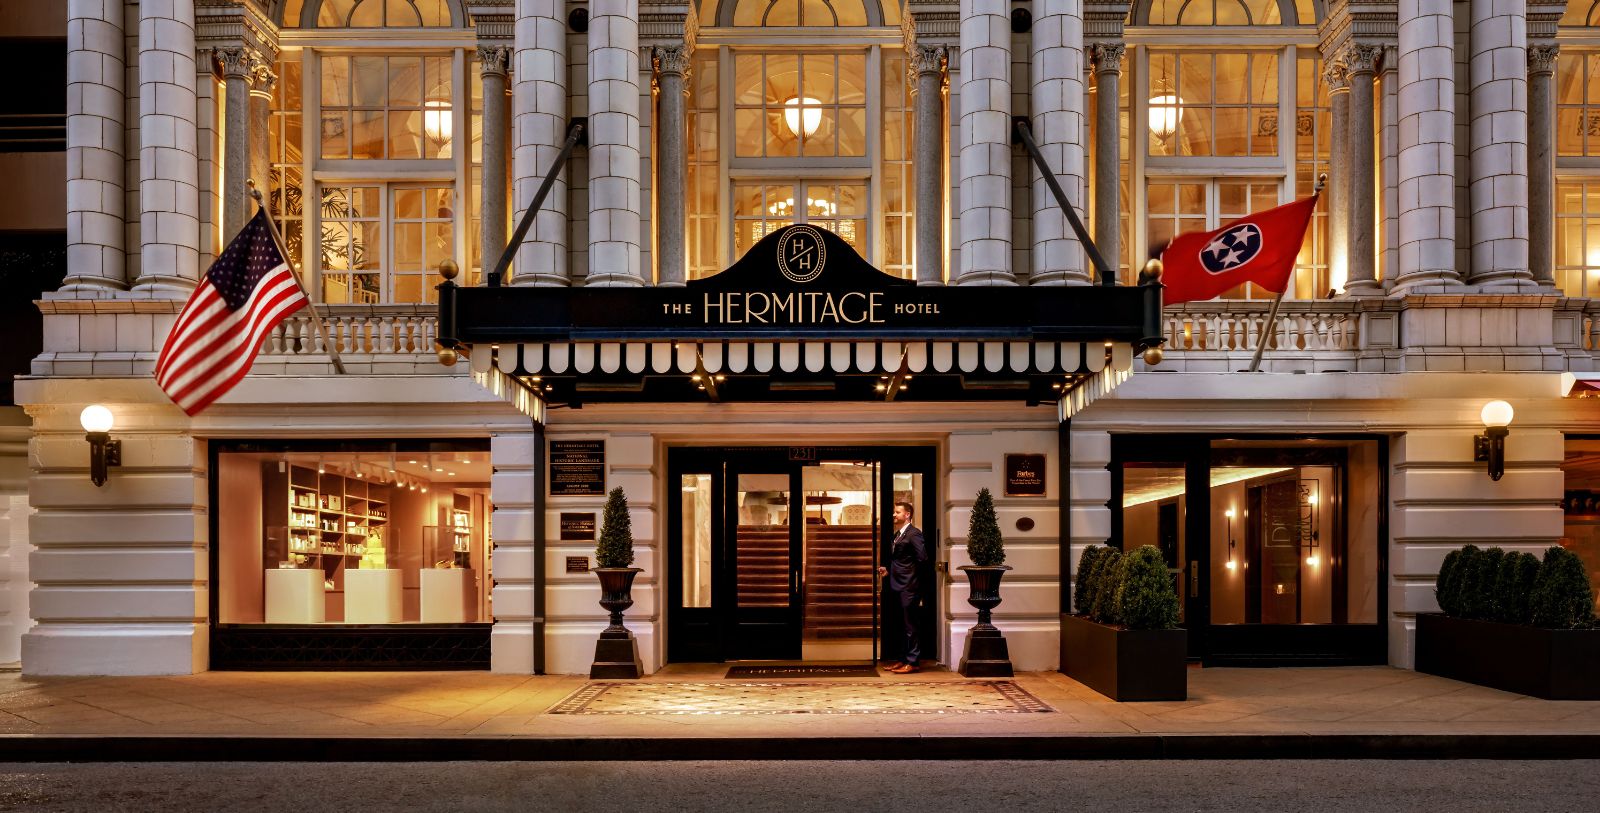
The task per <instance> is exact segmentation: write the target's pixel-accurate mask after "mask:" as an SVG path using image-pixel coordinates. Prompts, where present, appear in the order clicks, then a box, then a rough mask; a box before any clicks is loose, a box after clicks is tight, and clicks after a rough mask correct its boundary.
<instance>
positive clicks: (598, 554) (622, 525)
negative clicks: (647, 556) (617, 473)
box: [594, 486, 633, 567]
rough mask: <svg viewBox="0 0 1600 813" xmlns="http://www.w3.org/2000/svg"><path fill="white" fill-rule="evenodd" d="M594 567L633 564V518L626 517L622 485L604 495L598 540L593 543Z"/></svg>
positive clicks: (625, 496)
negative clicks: (604, 507)
mask: <svg viewBox="0 0 1600 813" xmlns="http://www.w3.org/2000/svg"><path fill="white" fill-rule="evenodd" d="M594 563H595V566H596V567H628V566H630V565H632V564H633V520H631V519H629V518H628V496H627V495H626V494H624V493H622V486H617V487H616V488H613V489H611V493H610V494H609V495H607V496H606V512H605V517H604V519H603V520H602V523H601V525H600V541H599V542H598V543H596V544H595V548H594Z"/></svg>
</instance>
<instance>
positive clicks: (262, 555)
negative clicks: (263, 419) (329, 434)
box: [215, 442, 493, 624]
mask: <svg viewBox="0 0 1600 813" xmlns="http://www.w3.org/2000/svg"><path fill="white" fill-rule="evenodd" d="M489 474H490V469H489V453H488V450H487V444H484V443H476V444H474V443H470V442H469V443H461V442H448V443H381V444H372V445H365V446H360V445H357V446H352V445H351V444H307V445H304V446H294V445H285V444H275V445H272V444H247V443H235V444H229V445H228V446H226V447H224V448H222V449H220V450H219V451H218V453H217V463H216V468H215V475H216V488H215V493H216V500H215V508H216V514H217V516H216V535H215V540H216V545H215V549H216V554H217V556H218V570H219V572H218V596H217V600H218V608H217V610H218V614H217V618H218V621H219V622H220V623H223V624H462V623H475V622H487V621H489V620H491V618H492V614H491V611H490V607H489V591H490V587H491V585H492V582H491V580H490V548H491V546H492V535H491V529H490V519H491V513H492V511H493V506H492V505H491V504H490V502H489Z"/></svg>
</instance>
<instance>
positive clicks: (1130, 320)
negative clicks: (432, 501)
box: [439, 224, 1161, 343]
mask: <svg viewBox="0 0 1600 813" xmlns="http://www.w3.org/2000/svg"><path fill="white" fill-rule="evenodd" d="M440 294H441V296H440V334H439V335H440V336H441V337H450V338H453V339H455V340H459V341H463V342H467V343H472V342H483V341H487V342H523V341H526V342H541V341H545V342H548V341H607V340H610V341H641V340H653V339H678V338H684V337H688V336H694V337H698V338H704V339H729V340H735V341H737V340H751V341H759V340H763V339H766V340H782V339H789V338H794V339H804V338H811V339H830V338H836V339H860V340H890V341H893V340H902V339H903V340H917V339H944V340H959V339H962V338H966V337H973V338H982V339H987V340H997V339H998V340H1004V339H1017V340H1027V339H1033V340H1046V341H1131V342H1138V341H1141V340H1143V339H1147V338H1149V337H1153V336H1156V335H1159V332H1160V331H1159V314H1160V308H1161V304H1160V289H1159V288H1157V287H1154V286H1144V287H1093V286H1078V287H1063V286H1058V287H1037V288H1029V287H1016V286H964V287H955V286H942V285H936V286H926V285H917V284H915V283H914V282H912V281H910V280H905V279H901V278H899V277H896V276H893V275H890V274H885V273H884V272H882V271H879V270H878V269H876V268H873V267H872V265H871V264H870V263H868V262H867V261H866V260H865V259H863V258H862V257H861V255H859V254H857V253H856V250H855V248H853V247H852V246H851V245H850V244H849V243H847V242H845V241H844V240H843V239H842V238H840V237H839V236H838V235H836V234H834V233H833V232H831V231H828V230H827V229H823V228H818V227H816V226H810V225H805V224H799V225H793V226H786V227H783V228H780V229H778V230H777V231H774V232H773V233H771V234H768V235H767V236H765V237H764V238H762V239H761V240H760V241H759V242H758V243H756V245H755V246H754V247H752V248H751V249H750V250H749V251H748V252H746V254H745V256H744V257H742V258H741V259H740V260H739V261H738V262H736V263H734V264H733V265H732V266H731V267H729V268H728V269H727V270H725V271H723V272H722V273H720V274H715V275H713V276H710V277H706V278H704V279H699V280H692V281H690V282H688V283H687V284H686V285H684V286H682V287H659V286H646V287H638V288H619V287H575V288H524V287H515V286H506V287H498V288H486V287H468V288H463V287H457V286H454V285H447V286H444V287H442V288H441V290H440Z"/></svg>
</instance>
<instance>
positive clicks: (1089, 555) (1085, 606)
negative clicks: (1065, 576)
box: [1072, 545, 1106, 615]
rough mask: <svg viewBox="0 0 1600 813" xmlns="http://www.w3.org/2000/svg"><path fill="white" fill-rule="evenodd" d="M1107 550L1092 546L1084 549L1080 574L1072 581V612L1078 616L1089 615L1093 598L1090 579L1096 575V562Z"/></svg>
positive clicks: (1101, 546)
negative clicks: (1090, 590)
mask: <svg viewBox="0 0 1600 813" xmlns="http://www.w3.org/2000/svg"><path fill="white" fill-rule="evenodd" d="M1105 550H1106V548H1105V546H1104V545H1090V546H1089V547H1087V548H1084V549H1083V555H1082V556H1079V557H1078V572H1077V574H1076V575H1074V576H1073V580H1072V611H1073V612H1075V613H1077V614H1078V615H1088V614H1089V605H1090V603H1091V601H1092V600H1093V598H1094V597H1093V596H1092V595H1090V593H1089V579H1090V577H1091V576H1093V575H1094V563H1095V560H1097V559H1099V558H1100V554H1102V553H1104V552H1105Z"/></svg>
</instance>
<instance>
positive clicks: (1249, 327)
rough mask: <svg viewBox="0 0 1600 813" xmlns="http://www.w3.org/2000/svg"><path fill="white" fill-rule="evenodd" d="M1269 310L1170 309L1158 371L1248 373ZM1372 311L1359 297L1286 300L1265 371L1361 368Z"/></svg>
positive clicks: (1240, 306)
mask: <svg viewBox="0 0 1600 813" xmlns="http://www.w3.org/2000/svg"><path fill="white" fill-rule="evenodd" d="M1271 306H1272V303H1271V302H1270V301H1266V300H1212V301H1209V302H1189V303H1184V304H1182V305H1172V306H1169V307H1167V308H1166V309H1165V311H1164V312H1163V313H1162V335H1163V336H1165V337H1166V339H1167V343H1166V347H1165V353H1166V359H1165V360H1164V361H1163V362H1162V364H1161V365H1160V369H1175V370H1183V371H1190V372H1196V371H1227V370H1242V369H1245V368H1246V367H1248V366H1249V364H1250V357H1251V356H1252V355H1253V354H1254V353H1255V349H1256V346H1257V344H1259V342H1260V340H1261V333H1262V331H1263V330H1265V329H1266V322H1267V313H1268V311H1269V310H1270V309H1271ZM1371 310H1373V308H1372V307H1371V306H1370V305H1369V306H1365V307H1364V306H1363V302H1362V301H1361V300H1356V299H1333V300H1314V301H1288V302H1284V303H1283V305H1282V306H1281V307H1280V308H1279V310H1278V321H1277V324H1276V325H1275V326H1274V328H1273V330H1272V334H1271V335H1270V336H1268V338H1267V350H1266V353H1265V354H1264V355H1263V357H1262V363H1261V368H1262V369H1263V370H1267V371H1273V372H1291V371H1294V370H1304V371H1308V372H1311V371H1316V372H1322V371H1331V370H1346V371H1354V370H1356V369H1358V363H1359V361H1360V359H1361V356H1362V351H1363V350H1364V349H1366V343H1364V341H1363V335H1362V328H1363V322H1364V316H1365V315H1366V314H1367V312H1368V311H1371Z"/></svg>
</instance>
